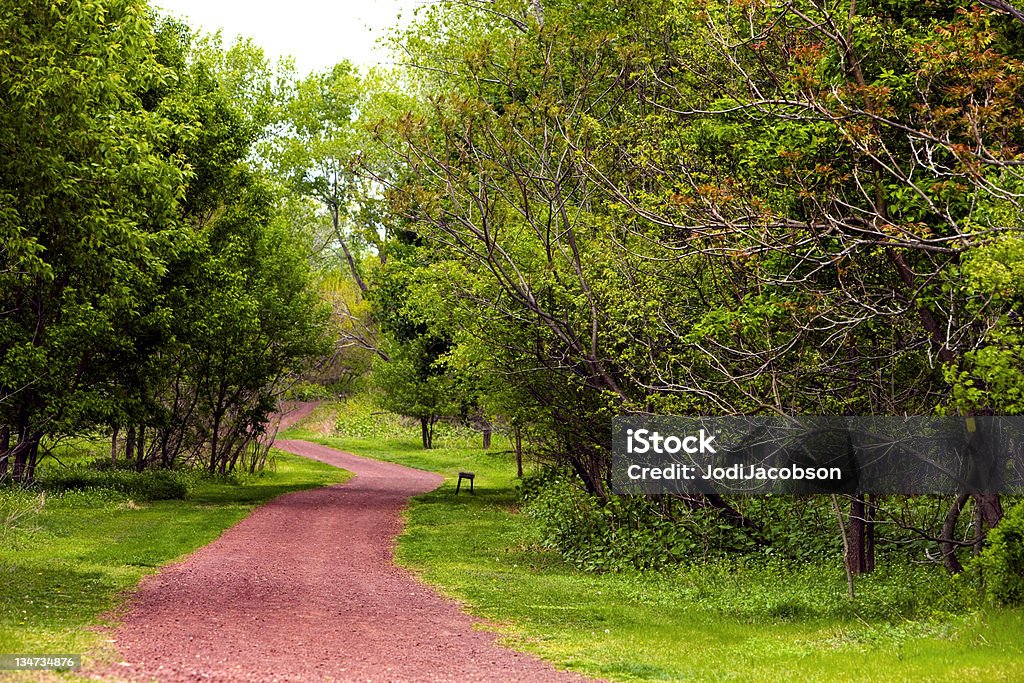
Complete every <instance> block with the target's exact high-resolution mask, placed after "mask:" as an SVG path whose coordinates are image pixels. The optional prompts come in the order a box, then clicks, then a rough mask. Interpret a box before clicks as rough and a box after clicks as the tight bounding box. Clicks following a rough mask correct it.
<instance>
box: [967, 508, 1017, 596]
mask: <svg viewBox="0 0 1024 683" xmlns="http://www.w3.org/2000/svg"><path fill="white" fill-rule="evenodd" d="M978 562H979V564H980V566H981V570H982V575H983V576H984V580H985V594H986V596H987V597H988V598H989V599H990V600H992V601H993V602H995V603H997V604H1000V605H1006V606H1011V607H1015V606H1020V605H1024V502H1022V503H1018V504H1017V505H1016V506H1015V507H1013V508H1011V509H1010V511H1009V512H1007V513H1006V514H1005V515H1004V516H1003V520H1002V521H1001V522H1000V523H999V524H998V526H996V528H994V529H992V531H990V532H989V534H988V538H987V540H986V543H985V549H984V550H983V551H982V553H981V556H980V557H979V558H978Z"/></svg>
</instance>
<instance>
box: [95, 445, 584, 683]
mask: <svg viewBox="0 0 1024 683" xmlns="http://www.w3.org/2000/svg"><path fill="white" fill-rule="evenodd" d="M275 445H276V447H277V448H281V449H283V450H286V451H289V452H291V453H295V454H297V455H301V456H305V457H307V458H314V459H316V460H321V461H323V462H326V463H330V464H332V465H336V466H338V467H343V468H345V469H346V470H349V471H351V472H353V473H355V475H356V476H355V477H354V478H353V479H351V480H349V481H348V482H346V483H345V484H341V485H336V486H329V487H325V488H319V489H313V490H310V491H301V492H298V493H291V494H288V495H285V496H281V497H280V498H277V499H276V500H274V501H272V502H270V503H268V504H266V505H264V506H263V507H261V508H259V509H258V510H256V511H255V512H254V513H253V514H252V515H251V516H250V517H248V518H247V519H245V520H244V521H242V522H241V523H239V524H238V525H236V526H235V527H232V528H231V529H229V530H228V531H226V532H225V533H224V534H223V535H222V536H221V537H220V538H219V539H218V540H216V541H214V542H213V543H211V544H210V545H208V546H205V547H204V548H202V549H200V550H199V551H197V552H196V553H194V554H193V555H191V556H189V557H188V558H187V559H186V560H185V561H183V562H181V563H179V564H175V565H171V566H168V567H166V568H164V569H163V570H162V571H161V572H159V573H158V574H156V575H154V576H151V577H148V578H147V579H146V580H144V581H143V582H142V585H141V587H140V589H139V591H138V593H137V594H136V595H135V596H134V598H133V599H132V601H131V603H130V605H129V611H128V613H127V615H126V616H125V619H124V622H123V624H122V625H121V626H119V627H118V628H117V630H116V633H115V634H114V637H115V640H116V646H117V648H118V650H119V651H120V654H121V658H122V659H123V660H124V661H123V662H122V663H120V664H118V665H114V666H112V667H110V668H109V669H107V670H106V671H102V672H96V673H97V674H98V675H99V676H100V677H102V678H107V679H128V680H132V681H150V680H157V681H502V682H505V681H509V682H511V681H577V682H579V681H583V680H585V679H583V678H582V677H579V676H577V675H575V674H570V673H566V672H561V671H557V670H555V669H554V668H552V667H551V666H549V665H547V664H545V663H543V662H541V661H540V660H538V659H536V658H534V657H532V656H530V655H525V654H522V653H518V652H514V651H512V650H508V649H506V648H504V647H501V646H499V645H497V644H496V643H495V642H494V636H493V635H492V634H490V633H487V632H484V631H478V630H474V629H473V625H474V623H476V620H474V619H473V618H472V617H470V616H468V615H466V614H464V613H463V612H461V611H460V609H459V607H458V605H457V604H456V603H455V602H453V601H451V600H447V599H445V598H442V597H441V596H439V595H438V594H437V593H436V592H434V591H433V590H432V589H431V588H429V587H427V586H426V585H424V584H423V583H421V582H420V581H419V580H417V579H416V578H415V577H414V576H413V575H411V574H410V573H409V572H407V571H405V570H403V569H401V568H398V567H396V566H395V565H394V563H393V561H392V550H393V547H394V542H395V537H396V536H397V534H398V533H399V532H400V530H401V525H402V522H401V512H402V510H403V509H404V508H405V506H406V504H407V502H408V499H409V498H410V497H411V496H415V495H418V494H421V493H425V492H427V491H431V490H433V489H434V488H436V487H437V486H439V485H440V484H441V481H442V477H440V476H439V475H437V474H433V473H430V472H423V471H420V470H414V469H410V468H407V467H402V466H400V465H393V464H389V463H383V462H378V461H375V460H369V459H366V458H361V457H358V456H355V455H351V454H349V453H343V452H341V451H337V450H334V449H331V448H327V447H326V446H319V445H315V444H312V443H308V442H305V441H286V440H279V441H277V443H276V444H275Z"/></svg>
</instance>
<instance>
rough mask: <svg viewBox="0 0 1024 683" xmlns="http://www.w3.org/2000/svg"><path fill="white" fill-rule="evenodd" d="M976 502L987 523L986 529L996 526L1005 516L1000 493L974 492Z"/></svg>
mask: <svg viewBox="0 0 1024 683" xmlns="http://www.w3.org/2000/svg"><path fill="white" fill-rule="evenodd" d="M974 504H975V505H976V506H977V508H978V514H979V515H980V516H981V519H982V521H983V522H984V523H985V528H986V530H988V529H991V528H993V527H995V525H997V524H999V520H1001V519H1002V518H1003V503H1002V501H1001V500H1000V499H999V494H998V493H976V494H974Z"/></svg>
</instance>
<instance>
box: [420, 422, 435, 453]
mask: <svg viewBox="0 0 1024 683" xmlns="http://www.w3.org/2000/svg"><path fill="white" fill-rule="evenodd" d="M433 431H434V430H433V429H432V428H431V425H430V418H429V417H421V418H420V436H421V437H422V438H423V448H424V449H428V450H429V449H430V448H432V447H433V440H434V439H433Z"/></svg>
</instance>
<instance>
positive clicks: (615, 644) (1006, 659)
mask: <svg viewBox="0 0 1024 683" xmlns="http://www.w3.org/2000/svg"><path fill="white" fill-rule="evenodd" d="M289 436H291V437H292V438H305V439H308V440H310V441H317V442H319V443H323V444H325V445H329V446H334V447H336V448H341V449H343V450H347V451H350V452H353V453H357V454H360V455H365V456H368V457H372V458H378V459H381V460H387V461H391V462H396V463H400V464H404V465H408V466H410V467H417V468H420V469H429V470H433V471H437V472H440V473H442V474H445V475H447V477H448V480H447V481H446V483H445V484H444V485H443V486H442V487H441V488H439V489H437V490H436V491H434V492H432V493H429V494H426V495H425V496H421V497H420V498H418V499H416V500H415V501H414V502H413V504H412V505H411V507H410V509H409V512H408V526H407V528H406V531H405V533H404V535H403V536H402V537H401V539H400V542H399V545H398V551H397V556H398V559H399V561H400V562H401V563H402V564H404V565H406V566H408V567H410V568H412V569H413V570H415V571H416V572H418V573H419V574H420V575H421V576H422V577H423V578H424V579H425V580H426V581H428V582H429V583H431V584H433V585H435V586H437V587H438V588H439V589H440V590H441V591H442V592H444V593H446V594H448V595H450V596H452V597H455V598H457V599H459V600H461V601H463V603H464V604H465V605H466V606H467V608H468V609H469V610H470V611H471V612H472V613H474V614H476V615H478V616H481V617H484V618H486V619H488V620H490V621H491V622H493V623H494V624H495V628H496V629H497V630H498V632H499V633H500V634H501V636H502V637H503V638H504V640H505V641H506V642H507V643H508V644H510V645H512V646H514V647H516V648H519V649H524V650H528V651H531V652H534V653H537V654H539V655H540V656H542V657H544V658H545V659H548V660H549V661H551V662H553V663H554V664H556V665H557V666H560V667H565V668H571V669H574V670H576V671H580V672H583V673H586V674H589V675H593V676H597V677H601V678H605V679H608V680H614V681H792V680H799V681H829V682H833V683H834V682H836V681H854V680H856V681H950V680H978V681H981V680H984V681H1020V680H1024V613H1022V612H1021V611H1020V610H990V611H970V612H963V611H959V610H958V608H957V606H956V604H955V603H954V602H953V601H951V600H949V599H948V598H944V597H943V596H945V595H947V594H948V591H946V590H945V589H944V588H943V587H944V586H945V584H946V582H948V579H946V578H945V576H944V575H943V574H942V573H941V570H939V571H936V570H934V569H933V568H931V567H920V568H914V567H899V568H890V569H885V568H883V569H882V570H881V571H879V572H877V573H876V574H875V575H872V576H870V577H865V578H864V579H863V580H861V581H860V582H859V584H858V589H859V595H858V600H857V603H855V604H854V605H853V606H851V605H850V604H849V603H848V601H847V600H846V598H845V591H846V586H845V579H844V576H843V573H842V570H841V567H840V565H839V561H838V558H837V561H836V563H835V566H828V567H823V566H815V565H808V566H804V567H794V566H787V565H785V564H782V563H771V562H756V563H747V564H728V565H727V564H724V563H723V564H714V565H704V566H694V567H690V568H686V569H680V570H678V571H674V572H669V573H625V574H601V575H599V574H588V573H582V572H579V571H577V570H576V569H574V568H573V567H571V566H569V565H567V564H566V563H564V562H563V561H561V559H560V558H559V557H558V556H557V555H555V554H553V553H551V552H547V551H544V550H542V549H540V548H539V546H538V542H539V538H538V537H537V532H536V528H535V526H534V525H533V524H532V522H531V521H530V520H529V519H526V518H524V517H523V516H522V515H520V514H519V513H518V509H517V496H516V491H515V479H514V478H513V475H514V472H515V468H514V464H513V462H512V458H511V456H510V455H507V454H505V455H495V454H490V453H488V452H485V451H482V450H478V449H464V448H442V449H435V450H433V451H423V450H422V449H421V448H420V447H419V446H418V444H416V443H415V442H414V441H412V440H408V439H406V440H401V439H392V440H389V441H385V442H381V441H374V440H367V439H355V438H330V437H324V436H323V435H322V434H316V433H312V432H302V431H298V430H293V431H292V432H290V433H289ZM466 469H468V470H473V471H474V472H475V473H476V484H477V492H476V495H473V496H470V495H466V494H465V493H462V494H459V495H458V496H456V495H455V479H454V477H455V475H457V472H458V471H459V470H466Z"/></svg>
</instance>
